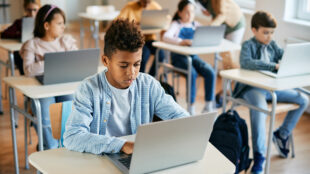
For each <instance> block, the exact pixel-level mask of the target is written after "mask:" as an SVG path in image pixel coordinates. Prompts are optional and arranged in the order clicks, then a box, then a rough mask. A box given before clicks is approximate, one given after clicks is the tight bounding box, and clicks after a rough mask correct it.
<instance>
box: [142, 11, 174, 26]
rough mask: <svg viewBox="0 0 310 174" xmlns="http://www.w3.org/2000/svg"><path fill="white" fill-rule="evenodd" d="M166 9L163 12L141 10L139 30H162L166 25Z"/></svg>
mask: <svg viewBox="0 0 310 174" xmlns="http://www.w3.org/2000/svg"><path fill="white" fill-rule="evenodd" d="M168 12H169V10H168V9H163V10H143V11H142V16H141V21H140V27H141V30H147V29H164V28H165V27H166V26H167V24H168V22H169V21H168V14H169V13H168Z"/></svg>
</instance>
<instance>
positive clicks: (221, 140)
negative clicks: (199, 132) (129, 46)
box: [210, 110, 252, 173]
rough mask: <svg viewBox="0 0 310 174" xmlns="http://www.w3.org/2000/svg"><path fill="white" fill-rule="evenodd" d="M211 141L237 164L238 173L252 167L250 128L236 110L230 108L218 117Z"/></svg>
mask: <svg viewBox="0 0 310 174" xmlns="http://www.w3.org/2000/svg"><path fill="white" fill-rule="evenodd" d="M210 142H211V143H212V144H213V145H214V146H215V147H216V148H217V149H218V150H219V151H220V152H222V153H223V154H224V155H225V156H226V157H227V158H228V159H229V160H230V161H231V162H232V163H234V164H235V165H236V173H239V172H240V171H242V170H247V169H248V168H249V167H250V164H251V161H252V160H251V159H249V144H248V128H247V125H246V123H245V121H244V119H242V118H240V116H239V114H238V113H237V112H236V111H231V110H230V111H228V112H226V113H222V114H221V115H220V116H219V117H218V118H217V120H216V121H215V123H214V127H213V131H212V133H211V137H210Z"/></svg>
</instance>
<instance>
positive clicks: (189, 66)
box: [187, 56, 192, 111]
mask: <svg viewBox="0 0 310 174" xmlns="http://www.w3.org/2000/svg"><path fill="white" fill-rule="evenodd" d="M191 81H192V58H191V56H187V110H188V111H190V108H191V91H192V89H191Z"/></svg>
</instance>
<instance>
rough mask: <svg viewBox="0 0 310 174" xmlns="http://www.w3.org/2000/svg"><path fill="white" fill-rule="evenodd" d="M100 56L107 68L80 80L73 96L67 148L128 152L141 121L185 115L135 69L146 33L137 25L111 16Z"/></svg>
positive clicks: (169, 98) (100, 151)
mask: <svg viewBox="0 0 310 174" xmlns="http://www.w3.org/2000/svg"><path fill="white" fill-rule="evenodd" d="M104 41H105V44H104V55H103V56H102V61H103V63H104V65H105V66H106V67H107V69H106V70H105V71H103V72H101V73H99V74H96V75H94V76H92V77H89V78H87V79H86V80H84V81H83V82H82V83H81V85H80V86H79V88H78V90H77V91H76V93H75V97H74V103H73V105H74V107H73V111H72V113H71V115H70V117H69V118H68V121H67V124H66V131H65V133H64V145H65V147H66V148H68V149H70V150H74V151H79V152H90V153H94V154H101V153H117V152H120V151H122V152H124V153H126V154H131V153H132V151H133V145H134V143H133V142H129V141H126V140H125V139H122V138H120V136H125V135H130V134H135V133H136V130H137V128H138V126H139V125H142V124H146V123H149V122H151V121H152V119H153V115H154V114H156V115H157V116H159V117H160V118H161V119H163V120H167V119H174V118H180V117H186V116H189V114H188V113H187V112H186V111H185V110H184V109H183V108H182V107H180V106H179V105H178V104H177V103H176V102H175V101H174V100H173V98H172V97H171V96H169V95H166V94H165V91H164V89H163V88H162V87H161V85H160V83H159V82H158V81H156V80H155V79H154V78H153V77H152V76H150V75H147V74H144V73H139V69H140V63H141V57H142V47H143V45H144V37H143V35H142V33H141V31H140V30H139V28H138V25H137V24H136V23H134V22H133V21H132V22H130V21H129V20H122V19H119V20H115V21H113V23H112V24H111V26H110V28H109V29H108V31H107V33H106V36H105V40H104Z"/></svg>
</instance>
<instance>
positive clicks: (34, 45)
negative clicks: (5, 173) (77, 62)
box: [20, 5, 77, 149]
mask: <svg viewBox="0 0 310 174" xmlns="http://www.w3.org/2000/svg"><path fill="white" fill-rule="evenodd" d="M65 21H66V18H65V14H64V12H63V11H62V10H61V9H59V8H58V7H56V6H54V5H44V6H43V7H42V8H40V10H39V11H38V14H37V16H36V19H35V29H34V38H33V39H31V40H28V41H27V42H26V43H25V44H23V46H22V48H21V51H20V54H21V56H22V58H23V59H24V71H25V75H26V76H31V77H33V76H38V75H43V74H44V54H45V53H47V52H59V51H70V50H77V46H76V41H75V40H74V39H73V38H72V37H71V36H69V35H63V33H64V29H65ZM67 100H72V95H67V96H58V97H50V98H43V99H40V103H41V111H42V125H43V142H44V149H51V148H57V147H58V142H57V140H55V139H54V138H53V137H52V132H51V124H50V116H49V105H50V104H52V103H55V102H61V101H67ZM33 111H34V113H35V110H34V109H33Z"/></svg>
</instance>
